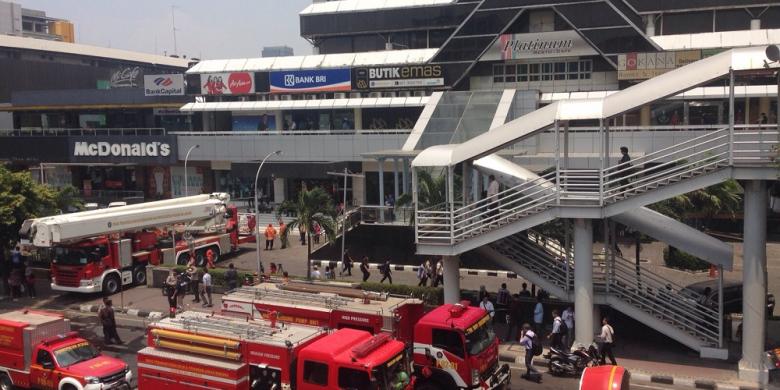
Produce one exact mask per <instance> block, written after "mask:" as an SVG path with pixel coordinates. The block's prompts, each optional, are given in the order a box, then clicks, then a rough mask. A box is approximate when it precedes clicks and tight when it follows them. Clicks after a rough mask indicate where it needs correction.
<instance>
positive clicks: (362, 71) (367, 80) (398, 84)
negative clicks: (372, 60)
mask: <svg viewBox="0 0 780 390" xmlns="http://www.w3.org/2000/svg"><path fill="white" fill-rule="evenodd" d="M441 86H444V72H443V70H442V67H441V65H409V66H385V67H377V68H359V69H356V70H355V88H356V89H375V88H415V87H419V88H424V87H441Z"/></svg>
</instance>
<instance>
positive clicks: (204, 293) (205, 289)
mask: <svg viewBox="0 0 780 390" xmlns="http://www.w3.org/2000/svg"><path fill="white" fill-rule="evenodd" d="M201 286H202V289H201V291H200V297H201V299H203V307H212V306H213V305H212V302H211V274H210V273H209V269H208V268H207V267H203V278H202V279H201ZM207 298H208V299H207Z"/></svg>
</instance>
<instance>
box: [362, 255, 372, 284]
mask: <svg viewBox="0 0 780 390" xmlns="http://www.w3.org/2000/svg"><path fill="white" fill-rule="evenodd" d="M360 272H362V273H363V281H364V282H365V281H367V280H368V278H369V277H371V272H369V271H368V256H363V261H361V262H360Z"/></svg>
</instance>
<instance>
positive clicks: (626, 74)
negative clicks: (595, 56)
mask: <svg viewBox="0 0 780 390" xmlns="http://www.w3.org/2000/svg"><path fill="white" fill-rule="evenodd" d="M701 58H702V53H701V50H685V51H666V52H660V53H626V54H620V55H618V80H643V79H649V78H653V77H655V76H658V75H661V74H664V73H666V72H668V71H670V70H672V69H675V68H679V67H681V66H685V65H688V64H690V63H692V62H696V61H698V60H700V59H701Z"/></svg>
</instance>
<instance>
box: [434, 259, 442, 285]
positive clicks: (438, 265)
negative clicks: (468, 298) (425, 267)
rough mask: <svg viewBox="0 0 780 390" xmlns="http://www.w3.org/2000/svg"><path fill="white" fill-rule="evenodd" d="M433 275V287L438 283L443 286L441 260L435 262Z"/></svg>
mask: <svg viewBox="0 0 780 390" xmlns="http://www.w3.org/2000/svg"><path fill="white" fill-rule="evenodd" d="M434 273H435V277H434V279H433V287H438V286H439V285H440V284H441V285H442V286H444V263H443V262H442V260H439V261H437V262H436V269H435V270H434Z"/></svg>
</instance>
